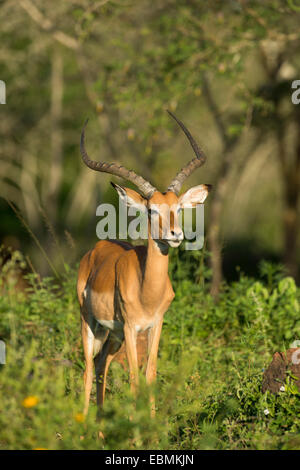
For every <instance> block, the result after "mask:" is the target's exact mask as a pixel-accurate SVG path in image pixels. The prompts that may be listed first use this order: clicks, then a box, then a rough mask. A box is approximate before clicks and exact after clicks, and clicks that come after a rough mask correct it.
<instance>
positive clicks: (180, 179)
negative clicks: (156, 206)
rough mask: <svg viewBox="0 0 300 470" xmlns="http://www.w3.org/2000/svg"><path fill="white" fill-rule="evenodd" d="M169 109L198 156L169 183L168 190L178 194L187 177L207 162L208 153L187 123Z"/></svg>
mask: <svg viewBox="0 0 300 470" xmlns="http://www.w3.org/2000/svg"><path fill="white" fill-rule="evenodd" d="M167 111H168V113H169V114H170V116H172V118H173V119H175V121H176V122H177V124H178V125H179V126H180V127H181V129H182V130H183V132H184V133H185V135H186V136H187V138H188V140H189V142H190V144H191V146H192V148H193V150H194V152H195V154H196V158H193V160H191V161H190V162H189V163H188V164H187V165H186V166H184V167H183V168H182V169H181V170H180V171H179V173H177V175H176V176H175V178H174V179H173V180H172V181H171V184H170V185H169V187H168V189H167V191H172V192H173V193H175V194H176V195H177V196H178V194H179V191H180V189H181V186H182V185H183V183H184V181H185V180H186V178H187V177H188V176H190V175H191V174H192V173H193V171H195V170H196V169H197V168H199V167H200V166H202V165H203V164H204V163H205V161H206V155H205V153H204V152H203V151H202V150H200V149H199V147H198V145H197V143H196V142H195V140H194V139H193V137H192V136H191V134H190V132H189V131H188V129H187V128H186V127H185V125H184V124H183V123H182V122H181V121H180V120H179V119H178V118H177V117H176V116H174V114H173V113H171V111H169V110H167Z"/></svg>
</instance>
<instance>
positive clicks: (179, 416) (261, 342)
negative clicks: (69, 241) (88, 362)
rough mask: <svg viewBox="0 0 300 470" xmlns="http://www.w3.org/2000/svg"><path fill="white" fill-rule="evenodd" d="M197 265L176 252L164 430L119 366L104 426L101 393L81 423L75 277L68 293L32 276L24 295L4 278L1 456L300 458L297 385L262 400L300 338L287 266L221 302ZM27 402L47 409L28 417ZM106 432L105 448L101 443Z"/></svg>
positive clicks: (166, 341) (165, 345)
mask: <svg viewBox="0 0 300 470" xmlns="http://www.w3.org/2000/svg"><path fill="white" fill-rule="evenodd" d="M197 256H200V255H196V254H193V253H186V252H179V253H177V252H176V253H175V252H174V253H173V254H172V262H171V269H170V271H171V277H172V279H173V285H174V290H175V292H176V297H175V300H174V302H173V304H172V306H171V308H170V309H169V311H168V312H167V314H166V315H165V322H164V327H163V332H162V338H161V344H160V351H159V362H158V381H157V386H156V388H155V392H156V395H157V417H156V419H154V420H151V419H150V417H149V407H148V389H147V387H146V386H145V383H144V381H143V380H142V383H141V392H140V395H139V397H138V400H137V403H136V406H135V405H134V400H133V398H132V396H131V395H130V392H129V385H128V377H127V373H125V372H124V371H123V369H121V368H120V366H119V365H118V364H117V363H113V364H112V366H111V369H110V374H109V380H108V391H107V400H106V403H105V408H104V410H103V416H102V421H101V423H100V424H99V423H98V422H97V421H96V404H95V390H94V391H93V395H92V400H91V406H90V412H89V415H88V417H87V418H86V419H85V420H84V421H82V419H81V414H80V413H81V411H82V408H83V378H82V375H83V352H82V346H81V338H80V317H79V309H78V304H77V299H76V292H75V285H76V270H73V269H71V268H67V271H66V273H65V274H64V277H63V280H62V281H61V282H60V284H59V285H58V284H57V282H55V281H54V280H53V279H44V280H43V281H39V280H38V279H37V278H36V277H34V276H31V278H30V282H31V288H30V292H29V293H28V294H27V295H26V296H25V295H24V294H22V293H18V292H15V290H14V289H13V287H12V286H11V287H10V286H9V285H7V279H8V275H7V272H5V271H4V272H3V273H2V278H1V281H0V283H1V285H0V290H2V295H1V297H0V338H2V339H4V340H5V342H6V347H7V363H6V364H5V365H2V366H0V449H34V448H39V447H42V448H47V449H103V448H104V449H299V448H300V434H299V431H300V396H299V393H298V391H297V390H296V389H295V387H294V386H293V383H292V382H293V381H292V380H291V381H290V382H289V383H288V384H287V386H286V391H285V392H283V393H280V395H278V396H273V395H271V394H269V393H265V394H263V393H262V392H261V383H262V375H263V369H264V368H265V367H267V365H268V364H269V362H270V360H271V358H272V355H273V353H274V352H275V351H278V350H280V351H282V350H284V349H285V348H288V347H289V346H290V344H291V343H292V342H293V341H294V340H296V339H299V338H300V311H299V299H300V289H299V288H297V287H296V285H295V283H294V281H293V279H291V278H288V277H284V274H283V273H282V271H281V269H280V268H279V267H276V266H273V265H270V264H267V263H263V264H262V266H261V278H260V279H249V278H247V277H245V276H243V275H241V277H240V280H239V282H236V283H233V284H231V285H226V284H225V285H224V286H223V290H222V294H221V296H220V300H219V303H218V304H215V303H214V302H213V301H212V299H211V297H210V295H209V282H210V281H209V278H210V272H209V270H207V269H206V268H205V263H203V262H202V261H203V259H202V258H201V256H202V255H201V256H200V258H198V257H197ZM198 279H200V282H198ZM4 281H6V283H4ZM26 397H36V401H37V403H36V404H34V400H33V404H34V406H32V407H25V406H24V401H23V400H24V399H25V398H26ZM25 404H26V402H25ZM265 410H268V411H269V414H267V415H266V414H265ZM130 416H131V417H132V418H131V419H129V417H130ZM99 430H101V431H102V432H103V433H104V435H105V441H102V440H99V439H97V434H98V431H99Z"/></svg>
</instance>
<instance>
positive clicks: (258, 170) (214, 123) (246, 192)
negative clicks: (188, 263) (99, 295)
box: [0, 0, 300, 293]
mask: <svg viewBox="0 0 300 470" xmlns="http://www.w3.org/2000/svg"><path fill="white" fill-rule="evenodd" d="M297 1H298V0H293V1H292V0H277V1H271V0H270V1H268V2H260V1H247V0H240V1H238V0H236V1H235V0H228V1H226V2H224V1H216V0H214V1H206V2H200V1H193V0H190V1H188V2H187V1H181V0H176V1H175V0H165V1H163V2H162V1H158V0H152V1H151V2H149V1H146V0H140V1H139V2H133V1H131V0H126V1H123V0H119V1H114V0H100V1H90V0H81V1H73V0H69V1H66V0H61V1H60V2H43V1H41V0H19V1H14V0H7V1H2V2H1V3H0V23H1V31H0V39H1V50H0V71H1V72H0V79H1V80H3V81H5V83H6V92H7V97H6V101H7V102H6V104H5V105H0V139H1V146H0V210H1V226H0V242H1V243H3V244H4V245H6V246H12V247H13V248H15V249H20V250H21V251H22V252H24V253H25V254H26V256H27V259H28V261H29V263H30V264H31V265H32V268H33V269H35V270H36V271H38V272H40V273H42V274H48V273H49V271H50V267H49V263H48V262H47V259H46V257H45V254H43V252H42V250H41V247H42V248H43V250H45V252H46V253H47V255H48V257H49V259H50V260H51V263H52V264H53V266H55V269H56V270H57V271H58V272H59V271H60V270H61V266H62V263H63V262H67V263H71V264H72V263H74V262H77V261H78V260H79V259H80V256H81V255H82V254H83V253H84V252H86V251H87V250H88V249H89V248H90V247H92V246H93V244H94V243H95V242H96V240H97V238H96V232H95V229H96V223H97V218H96V214H95V212H96V207H97V206H98V205H99V204H100V203H101V202H104V201H111V202H115V203H116V202H117V197H116V195H115V194H114V191H113V189H112V188H111V187H110V185H109V181H110V180H111V179H112V178H111V177H110V176H107V175H105V174H99V173H96V172H93V171H90V170H89V169H88V168H86V167H85V166H84V165H83V163H82V161H81V157H80V153H79V139H80V132H81V128H82V125H83V123H84V121H85V119H86V118H87V117H89V118H90V121H89V125H88V127H87V137H86V139H87V142H86V143H87V148H88V151H89V154H90V155H91V157H92V158H93V159H95V160H106V161H116V162H120V163H122V164H123V165H125V166H128V167H130V168H133V169H134V170H135V171H136V172H138V173H140V174H142V175H143V176H144V177H145V178H147V179H149V180H150V181H151V182H152V183H153V184H154V185H156V186H157V187H158V188H159V189H161V190H165V189H166V187H167V185H168V184H169V182H170V180H171V179H172V178H173V176H174V175H175V174H176V173H177V171H178V170H179V169H180V168H181V166H183V164H185V163H186V162H187V161H188V160H189V159H191V158H192V157H193V155H192V151H191V149H190V147H189V145H188V142H187V141H186V139H185V137H184V135H183V134H182V133H181V131H180V130H179V128H178V127H177V126H176V124H175V123H174V122H172V121H171V120H170V118H169V117H168V115H167V113H166V109H170V110H172V111H173V112H174V113H175V114H176V115H177V116H178V117H179V118H180V119H181V120H182V121H183V122H184V123H185V124H186V125H187V126H188V128H189V129H190V131H191V132H192V134H193V135H194V137H195V138H196V140H197V141H198V143H199V145H200V146H201V147H202V148H203V149H204V150H205V152H206V154H207V156H208V160H207V163H206V165H205V167H203V168H201V169H200V170H198V171H196V172H195V173H194V174H193V176H192V177H191V178H190V179H189V180H188V181H186V184H185V186H184V189H186V188H188V187H189V186H192V185H195V184H200V183H211V184H213V185H214V191H213V192H212V193H211V194H210V196H209V198H208V201H207V204H206V213H205V226H206V233H207V247H208V250H209V251H210V252H211V256H210V263H211V267H212V272H213V281H212V288H211V289H212V292H213V293H217V292H218V290H219V287H220V282H221V280H222V278H223V277H224V276H225V277H226V278H227V279H229V280H231V279H234V278H236V277H237V273H238V270H239V269H240V270H242V271H244V272H246V273H247V274H251V275H253V274H254V275H255V274H256V271H257V265H258V262H259V260H261V259H262V258H264V259H269V260H273V261H276V262H278V261H280V262H282V263H283V264H284V265H285V266H286V269H287V271H288V273H289V274H291V275H293V276H295V277H296V278H297V276H299V243H298V241H299V240H298V238H299V237H298V232H299V191H300V105H294V104H292V101H291V95H292V92H293V90H292V88H291V84H292V82H293V80H296V79H300V56H299V50H300V49H299V45H300V31H299V14H300V6H298V5H299V2H298V4H297ZM11 205H13V207H14V208H15V211H17V213H18V214H19V217H20V218H21V219H22V221H21V220H20V218H18V217H17V215H16V213H15V211H14V210H13V209H12V207H11ZM24 223H25V224H28V227H27V229H26V228H25V227H24ZM28 228H29V231H32V233H33V234H34V236H35V237H36V239H37V240H38V244H39V243H40V245H41V247H38V244H37V243H36V242H35V240H34V238H33V236H32V235H30V233H29V231H28ZM62 258H63V259H62Z"/></svg>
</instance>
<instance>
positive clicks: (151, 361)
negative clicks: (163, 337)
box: [146, 319, 163, 418]
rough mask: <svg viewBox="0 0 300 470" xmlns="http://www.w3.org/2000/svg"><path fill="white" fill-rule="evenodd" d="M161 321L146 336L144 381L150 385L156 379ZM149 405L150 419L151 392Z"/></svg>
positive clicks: (152, 406) (152, 411)
mask: <svg viewBox="0 0 300 470" xmlns="http://www.w3.org/2000/svg"><path fill="white" fill-rule="evenodd" d="M162 323H163V319H161V320H159V322H158V323H157V324H156V325H154V326H153V327H152V328H151V329H150V330H149V336H148V354H149V356H148V363H147V369H146V381H147V383H148V384H149V385H150V384H151V383H153V382H154V381H155V379H156V369H157V354H158V346H159V340H160V334H161V328H162ZM150 405H151V417H152V418H153V417H154V416H155V397H154V394H153V393H152V392H151V395H150Z"/></svg>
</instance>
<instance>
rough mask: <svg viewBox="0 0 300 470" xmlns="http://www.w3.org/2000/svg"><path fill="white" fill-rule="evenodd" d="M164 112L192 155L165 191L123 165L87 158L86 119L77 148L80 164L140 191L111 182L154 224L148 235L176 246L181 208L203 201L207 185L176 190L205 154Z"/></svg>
mask: <svg viewBox="0 0 300 470" xmlns="http://www.w3.org/2000/svg"><path fill="white" fill-rule="evenodd" d="M168 113H169V114H170V116H172V117H173V118H174V119H175V121H176V122H177V123H178V124H179V126H180V127H181V129H182V130H183V132H184V133H185V135H186V136H187V138H188V140H189V142H190V144H191V146H192V148H193V150H194V152H195V154H196V157H195V158H193V160H191V161H190V162H189V163H188V164H187V165H186V166H185V167H183V168H182V169H181V170H180V171H179V173H177V175H176V176H175V178H174V179H173V180H172V181H171V183H170V184H169V186H168V188H167V190H166V192H163V193H162V192H160V191H158V190H157V189H156V188H155V187H154V186H152V185H151V184H150V183H149V182H148V181H146V180H145V179H144V178H142V177H141V176H138V175H137V174H136V173H135V172H134V171H132V170H127V169H126V168H125V167H123V166H120V165H118V164H116V163H106V162H95V161H93V160H90V158H89V157H88V154H87V152H86V149H85V143H84V141H85V126H86V124H87V121H86V123H85V125H84V128H83V130H82V133H81V141H80V150H81V155H82V159H83V161H84V163H85V164H86V165H87V166H88V167H89V168H91V169H92V170H95V171H100V172H105V173H110V174H112V175H116V176H120V177H122V178H124V179H126V180H127V181H131V182H132V183H133V184H135V185H136V186H137V188H138V189H139V191H140V193H139V192H137V191H134V190H133V189H130V188H126V187H123V186H119V185H117V184H115V183H112V185H113V187H114V188H115V189H116V191H117V192H118V194H119V197H120V199H121V200H122V201H123V202H124V203H125V204H126V205H127V206H128V207H134V208H135V209H137V210H139V211H141V212H145V213H146V212H147V214H148V218H149V227H150V229H151V228H152V227H153V225H155V229H154V231H153V230H152V231H151V236H152V238H154V239H156V240H159V242H161V243H162V244H164V245H169V246H171V247H178V246H179V245H180V243H181V242H182V240H183V238H184V236H183V231H182V229H181V226H180V224H179V214H180V211H181V210H182V209H184V208H185V207H195V206H196V205H197V204H203V203H204V201H205V199H206V197H207V195H208V193H209V191H210V190H211V185H209V184H200V185H199V186H194V187H192V188H190V189H189V190H188V191H186V192H185V193H183V194H181V195H179V192H180V189H181V187H182V185H183V183H184V181H185V180H186V178H187V177H188V176H190V175H191V174H192V173H193V171H195V170H196V169H197V168H199V167H200V166H202V165H203V164H204V163H205V161H206V156H205V154H204V153H203V151H202V150H200V149H199V147H198V145H197V144H196V142H195V140H194V139H193V137H192V136H191V134H190V132H189V131H188V130H187V128H186V127H185V126H184V124H183V123H182V122H181V121H180V120H179V119H178V118H176V116H174V114H173V113H171V112H170V111H168ZM153 222H155V224H153ZM151 225H152V227H151Z"/></svg>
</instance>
